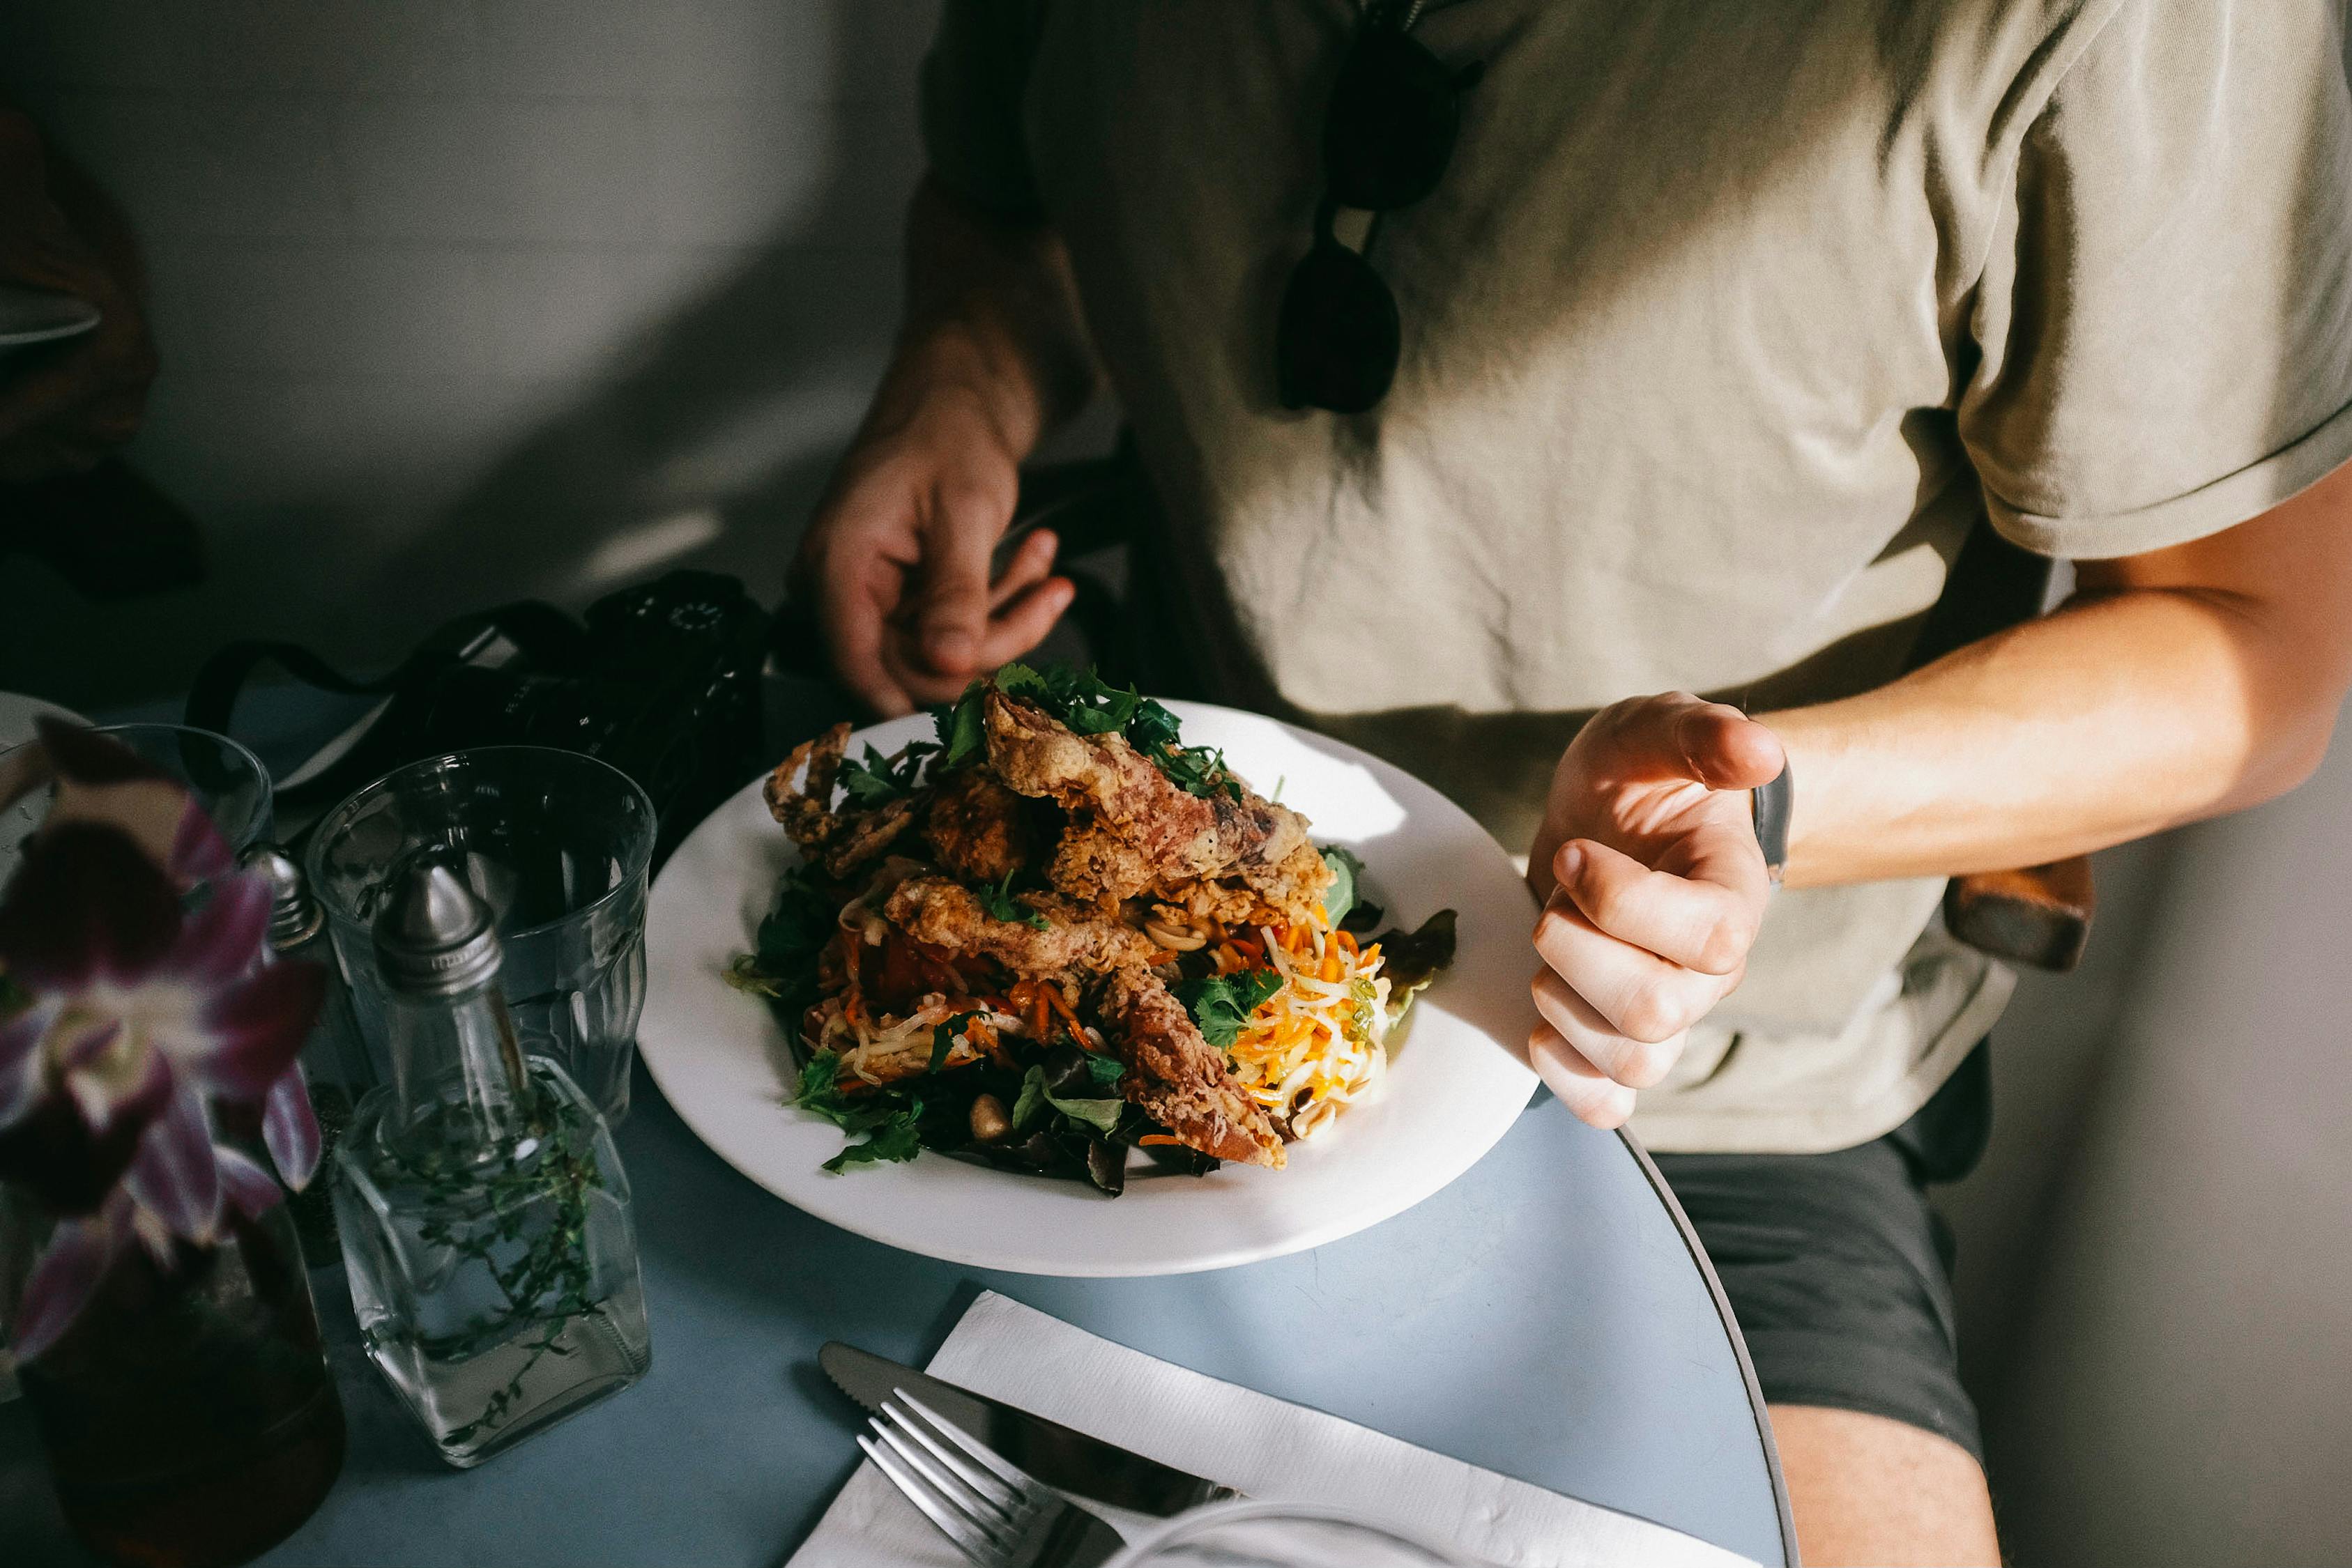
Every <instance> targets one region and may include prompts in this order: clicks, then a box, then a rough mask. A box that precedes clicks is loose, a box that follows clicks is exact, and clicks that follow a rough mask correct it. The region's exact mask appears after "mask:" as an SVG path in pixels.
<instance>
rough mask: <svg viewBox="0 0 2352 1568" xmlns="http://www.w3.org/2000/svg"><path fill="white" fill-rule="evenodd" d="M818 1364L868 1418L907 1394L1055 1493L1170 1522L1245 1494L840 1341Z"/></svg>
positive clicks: (823, 1352)
mask: <svg viewBox="0 0 2352 1568" xmlns="http://www.w3.org/2000/svg"><path fill="white" fill-rule="evenodd" d="M816 1361H817V1364H818V1365H819V1366H821V1367H823V1368H824V1375H826V1376H827V1377H830V1378H832V1379H833V1382H834V1386H835V1387H837V1388H839V1389H840V1390H841V1391H842V1392H843V1393H844V1394H846V1395H848V1396H850V1397H851V1398H852V1399H855V1400H856V1401H857V1403H858V1404H860V1405H862V1406H865V1407H866V1409H867V1410H868V1411H872V1412H878V1411H880V1409H881V1408H882V1402H883V1401H884V1400H886V1399H887V1398H889V1397H890V1396H891V1395H892V1394H893V1393H895V1392H897V1391H898V1390H899V1389H901V1388H903V1389H905V1390H906V1391H907V1392H908V1393H909V1394H912V1395H913V1396H915V1397H916V1398H918V1399H919V1400H921V1401H922V1402H923V1403H924V1404H926V1405H928V1406H930V1407H931V1408H932V1409H934V1410H936V1411H938V1412H939V1413H940V1415H942V1416H946V1417H947V1418H948V1419H949V1420H950V1421H952V1422H954V1423H955V1424H956V1425H957V1426H959V1427H962V1428H963V1429H964V1430H965V1431H967V1432H969V1433H971V1435H972V1436H973V1437H977V1438H979V1439H980V1440H981V1441H982V1442H983V1443H985V1444H987V1445H988V1446H989V1447H990V1448H993V1449H995V1450H996V1451H997V1452H998V1453H1000V1454H1002V1455H1003V1456H1004V1457H1005V1458H1008V1459H1010V1460H1012V1461H1013V1463H1014V1464H1015V1465H1018V1466H1019V1467H1020V1468H1021V1469H1024V1470H1026V1471H1028V1472H1029V1473H1030V1474H1031V1475H1033V1476H1034V1477H1036V1478H1037V1479H1039V1480H1041V1481H1044V1482H1045V1484H1046V1485H1047V1486H1051V1487H1058V1488H1059V1489H1061V1490H1063V1491H1066V1492H1075V1493H1076V1494H1077V1495H1078V1496H1080V1497H1084V1498H1091V1499H1093V1500H1095V1501H1097V1502H1104V1503H1108V1504H1110V1505H1111V1506H1112V1507H1114V1508H1126V1509H1132V1510H1134V1511H1136V1512H1138V1513H1148V1514H1150V1515H1151V1516H1153V1517H1154V1518H1157V1519H1169V1518H1172V1517H1173V1516H1175V1515H1177V1514H1179V1513H1181V1512H1183V1511H1185V1510H1186V1509H1188V1508H1197V1507H1199V1506H1200V1505H1201V1504H1202V1503H1204V1502H1217V1501H1221V1500H1224V1499H1226V1498H1232V1497H1238V1496H1240V1495H1241V1494H1240V1493H1238V1492H1236V1491H1234V1490H1233V1489H1232V1488H1231V1487H1223V1486H1219V1485H1217V1484H1216V1483H1215V1482H1214V1481H1209V1480H1203V1479H1201V1478H1200V1477H1199V1476H1192V1475H1186V1474H1185V1473H1184V1472H1183V1471H1182V1470H1180V1469H1176V1468H1175V1467H1173V1466H1172V1465H1163V1464H1161V1463H1160V1461H1159V1460H1157V1459H1147V1458H1144V1457H1143V1456H1142V1455H1141V1454H1137V1453H1130V1452H1129V1451H1128V1450H1127V1449H1125V1448H1120V1447H1119V1446H1118V1444H1116V1443H1107V1442H1105V1441H1103V1439H1101V1438H1100V1437H1088V1436H1087V1434H1086V1433H1084V1432H1080V1431H1077V1430H1076V1429H1074V1428H1072V1427H1065V1426H1063V1425H1062V1424H1061V1423H1060V1422H1058V1421H1048V1420H1047V1419H1045V1417H1044V1416H1033V1415H1031V1414H1030V1413H1029V1412H1028V1411H1026V1410H1021V1409H1016V1408H1014V1407H1013V1406H1010V1405H1006V1404H1003V1402H1001V1401H999V1400H994V1399H991V1398H989V1397H988V1396H986V1395H984V1394H974V1393H972V1392H971V1390H970V1389H968V1388H959V1387H957V1386H956V1385H954V1384H952V1383H945V1382H942V1381H940V1379H939V1378H936V1377H933V1376H931V1375H929V1373H924V1372H917V1371H916V1370H915V1369H914V1368H913V1367H910V1366H901V1365H899V1364H898V1363H897V1362H895V1361H892V1360H890V1359H888V1358H887V1357H886V1356H879V1355H876V1354H873V1353H871V1352H870V1351H863V1350H859V1349H858V1348H857V1347H856V1345H849V1344H844V1343H841V1342H840V1341H839V1340H833V1341H830V1342H828V1343H826V1344H825V1346H824V1348H823V1349H822V1350H820V1351H818V1352H817V1354H816Z"/></svg>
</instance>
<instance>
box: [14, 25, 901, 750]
mask: <svg viewBox="0 0 2352 1568" xmlns="http://www.w3.org/2000/svg"><path fill="white" fill-rule="evenodd" d="M17 5H22V7H23V8H22V9H21V10H19V9H18V8H17ZM17 5H11V7H10V10H11V11H12V12H13V13H14V16H13V18H12V19H10V20H7V21H0V45H5V46H6V47H0V86H5V88H6V89H8V90H9V91H10V92H11V93H12V94H13V95H14V96H16V97H17V98H18V99H20V100H21V101H23V102H24V103H25V104H26V106H27V107H28V108H30V109H31V110H33V111H34V112H35V114H36V115H37V117H38V118H40V119H41V120H43V121H44V123H45V124H46V125H47V126H48V127H49V128H50V130H51V132H52V134H53V135H55V136H56V137H57V139H58V141H59V142H60V144H61V145H63V146H65V147H67V148H68V150H69V151H71V152H73V153H74V154H75V155H76V156H77V157H79V158H80V159H81V160H82V161H84V162H87V163H88V164H89V165H90V166H91V167H92V168H93V170H94V172H96V173H97V174H98V175H99V177H100V179H101V180H103V181H105V182H106V183H109V184H110V186H112V187H113V188H114V189H115V190H116V191H117V192H118V193H120V194H121V197H122V198H123V200H124V201H125V204H126V205H127V206H129V208H130V209H131V214H132V216H133V218H134V220H135V221H136V222H137V223H138V224H139V225H140V226H141V229H142V235H143V237H144V241H145V244H146V248H147V250H148V253H149V257H150V264H151V268H152V271H153V273H154V274H155V289H154V292H155V305H154V308H155V315H156V317H157V319H158V333H159V338H160V339H161V340H162V344H163V353H164V358H165V361H166V370H165V375H164V380H163V383H162V384H161V386H159V390H158V399H157V403H156V407H155V409H154V411H153V413H152V417H151V421H150V425H149V429H148V431H147V433H146V434H143V435H142V439H141V441H140V442H139V443H138V444H136V446H135V447H134V449H133V451H132V454H131V455H132V457H133V460H134V461H135V462H136V463H138V464H139V465H141V466H142V467H143V468H145V469H146V470H147V471H148V472H149V473H150V474H151V475H152V476H154V477H155V478H156V479H157V480H158V481H159V482H160V483H162V484H163V485H164V486H166V487H167V488H169V489H171V490H172V491H173V493H175V494H176V495H178V496H179V497H182V498H183V499H184V500H185V501H186V502H187V503H188V504H189V505H190V506H191V507H192V508H193V509H194V510H195V511H197V513H198V514H199V515H200V516H201V517H204V518H205V521H206V524H207V531H208V535H209V545H210V549H211V553H212V558H213V573H212V578H211V580H209V581H208V582H207V583H206V584H205V585H204V586H203V587H201V588H199V589H196V590H194V591H188V592H186V593H182V594H175V595H172V596H167V597H165V598H162V599H157V600H150V601H140V602H137V603H134V604H130V605H123V606H90V605H88V604H85V603H82V602H80V601H78V600H77V599H76V598H75V597H74V596H73V595H71V594H70V593H69V592H68V591H66V590H65V589H64V588H63V587H62V586H61V585H58V584H57V583H56V582H54V581H53V580H48V579H47V577H46V574H45V573H44V572H42V571H40V570H37V569H29V568H27V569H24V570H17V564H16V563H11V569H10V570H9V571H8V572H7V574H6V577H5V580H0V688H12V687H13V688H19V689H22V688H29V689H31V690H34V691H37V692H41V693H44V694H46V695H54V696H57V697H59V698H61V699H63V700H67V701H68V702H72V703H75V704H77V705H80V706H103V705H106V704H109V703H115V702H121V701H124V700H129V699H133V698H137V697H142V696H149V695H163V694H170V693H173V692H176V691H178V690H180V689H182V688H183V687H184V685H185V684H186V681H187V679H188V676H189V674H190V673H191V672H192V671H193V670H194V667H195V665H196V664H198V663H199V662H200V661H201V660H202V659H203V657H204V656H205V654H206V653H209V652H210V651H211V650H212V649H213V648H214V647H215V646H217V645H218V644H219V643H222V642H224V641H226V640H228V639H230V638H232V637H238V636H276V637H289V638H292V639H294V640H297V641H301V642H304V643H310V644H311V645H313V646H315V647H317V648H318V649H320V651H321V652H322V653H326V654H327V655H328V656H329V657H330V658H331V659H334V660H339V661H343V662H347V663H351V664H382V663H385V662H389V661H390V660H391V659H393V658H394V657H396V656H397V655H398V654H399V653H401V652H403V651H404V650H405V649H406V648H407V647H408V646H409V645H411V644H413V643H415V641H416V639H417V638H419V637H420V636H422V635H423V634H424V633H425V632H426V631H428V630H429V629H430V628H431V627H432V626H433V625H435V624H436V623H437V622H440V621H441V620H443V619H446V618H447V617H448V616H450V615H453V614H456V613H458V612H463V611H466V610H469V609H472V608H476V607H478V606H481V605H485V604H488V603H495V602H499V601H505V600H510V599H515V598H521V597H543V598H549V599H553V600H556V601H559V602H562V603H566V604H569V605H572V606H575V607H576V606H578V605H580V604H583V603H584V602H586V601H588V600H590V599H593V597H595V596H596V595H597V594H598V593H600V592H602V591H605V590H606V589H608V588H611V587H613V586H615V585H617V584H618V583H620V582H623V581H625V580H631V579H634V578H637V577H641V576H643V575H645V574H646V573H647V572H650V571H654V570H660V569H662V568H665V567H667V566H672V565H695V566H702V567H708V568H711V569H714V570H726V571H731V572H734V573H736V574H738V575H740V576H741V577H742V578H743V579H744V580H746V581H747V582H748V583H749V584H750V585H751V589H752V591H753V592H754V593H755V594H757V595H759V596H761V597H763V598H772V597H774V596H775V595H776V594H777V593H778V592H779V591H780V589H781V583H782V573H783V570H784V567H785V564H786V562H787V561H788V560H789V559H790V553H791V549H792V546H793V540H794V538H796V536H797V533H798V531H799V528H800V527H801V525H802V522H803V519H804V518H805V517H806V516H807V513H808V511H809V508H810V507H811V506H812V504H813V503H814V499H815V497H816V495H817V493H818V491H819V489H820V487H821V486H822V485H823V483H824V477H825V475H826V473H827V471H828V470H829V468H830V466H831V464H832V462H833V460H834V458H835V455H837V453H838V450H839V448H840V446H841V444H842V443H843V442H844V441H845V439H846V437H847V436H848V434H850V432H851V430H852V429H853V428H854V426H855V424H856V420H857V418H858V416H859V414H860V413H862V411H863V407H864V403H865V400H866V396H867V394H868V392H870V390H871V388H872V385H873V383H874V381H875V380H876V378H877V375H878V373H879V371H880V367H881V364H882V362H883V359H884V356H885V354H886V353H887V346H888V343H889V340H890V336H891V332H892V329H893V328H894V327H895V324H896V319H897V313H898V265H897V250H898V233H899V226H900V214H901V213H902V211H903V207H904V204H905V201H906V198H907V196H908V193H910V192H911V190H912V187H913V184H914V182H915V180H916V178H917V177H918V174H919V169H920V164H921V159H920V155H919V149H918V146H917V139H916V136H915V131H914V110H913V98H914V76H915V71H916V68H917V64H918V61H919V58H920V55H921V51H922V48H923V47H924V45H925V43H926V42H927V40H928V38H929V33H930V30H931V26H932V21H933V13H934V10H935V0H800V3H798V4H793V3H791V0H769V3H767V4H764V5H752V4H750V3H749V0H746V3H743V4H728V3H725V0H721V3H718V4H713V5H707V6H698V7H695V8H693V9H694V11H695V12H696V13H697V14H698V22H697V26H698V28H699V31H700V35H701V42H700V44H699V46H698V47H699V48H700V50H701V53H700V55H699V57H697V56H696V54H695V48H696V47H697V46H695V45H693V44H691V43H688V44H680V43H679V42H677V39H676V37H675V26H676V24H677V21H678V17H677V16H675V15H671V14H670V13H668V12H667V11H665V12H664V14H663V15H662V16H658V17H652V18H650V19H647V18H646V17H645V16H641V15H640V14H639V13H638V12H636V11H635V8H633V7H630V6H627V5H623V4H622V3H621V0H600V3H599V4H598V5H595V6H594V7H593V8H592V7H577V6H555V7H549V6H541V7H521V8H520V10H521V11H523V12H525V13H534V14H535V15H534V16H532V18H531V19H532V20H533V21H534V22H535V25H536V27H537V29H538V31H537V32H536V33H534V34H530V35H529V36H524V35H520V34H515V33H514V27H513V22H512V18H511V16H509V11H510V10H512V9H515V8H509V7H504V6H501V7H496V8H492V7H473V6H467V5H457V6H451V5H425V4H423V3H421V0H399V3H397V4H393V5H386V6H384V7H383V8H382V12H381V15H380V16H376V17H373V18H371V20H370V24H369V25H370V26H377V27H379V28H380V29H382V30H384V31H386V32H388V33H397V34H400V35H401V39H402V40H403V41H402V44H401V47H393V46H392V45H389V44H383V45H382V47H378V45H379V43H380V40H375V39H373V38H372V37H341V36H338V35H337V34H336V33H335V32H334V31H333V30H332V29H331V27H330V26H329V25H328V24H327V23H325V22H322V21H321V20H320V16H319V14H318V13H314V12H310V11H309V10H308V9H307V8H302V7H298V8H296V9H295V10H294V11H292V12H289V13H287V16H285V17H284V18H281V19H282V20H283V21H284V22H285V25H286V26H287V28H288V30H289V32H290V33H292V34H294V35H296V36H294V37H291V38H290V40H289V39H285V38H275V39H273V38H263V37H259V36H257V35H256V36H253V37H247V38H244V39H242V40H232V41H231V42H229V43H225V42H224V41H223V40H222V39H220V38H218V37H213V36H211V35H210V34H209V33H207V34H205V36H202V37H194V36H192V37H149V38H143V39H141V40H138V41H137V42H136V45H135V46H134V47H117V46H119V45H122V44H123V42H124V39H123V33H124V30H125V29H128V28H135V27H149V28H152V29H155V30H156V31H157V32H158V33H163V34H168V33H169V32H170V30H171V29H172V28H173V26H181V25H182V24H176V23H174V22H172V21H170V20H167V19H162V18H158V17H156V16H153V15H152V14H147V13H142V14H141V15H140V16H138V17H137V18H135V19H133V18H131V17H129V16H121V15H116V14H115V13H113V12H112V10H111V9H110V10H109V16H110V18H111V20H110V23H109V24H108V29H107V30H108V31H109V33H110V37H109V38H108V39H107V40H106V43H107V47H106V48H105V49H104V50H103V51H100V49H99V48H98V47H97V46H96V44H95V43H93V41H92V39H91V38H90V37H87V36H85V35H87V34H89V32H90V31H91V30H92V27H93V26H94V24H93V23H92V22H91V21H90V19H89V17H88V16H86V15H84V14H82V13H80V12H79V8H78V0H17ZM247 9H260V10H268V9H269V7H268V6H261V7H257V8H256V7H247ZM279 9H281V10H282V9H283V7H279ZM650 9H651V8H648V10H650ZM597 13H604V15H598V14H597ZM451 18H455V20H454V21H452V20H451ZM248 20H250V19H248ZM428 23H431V24H432V25H433V26H438V27H440V28H441V29H442V31H443V32H444V33H446V32H448V31H449V30H450V29H451V28H455V29H456V33H457V36H455V37H438V38H436V39H434V40H433V42H434V45H435V50H437V53H436V52H435V51H430V50H428V51H425V52H424V53H423V54H420V50H423V46H422V45H417V44H416V43H415V39H414V38H413V37H410V36H409V35H410V34H411V33H419V34H421V33H425V32H429V31H430V29H429V28H428V26H427V24H428ZM336 26H342V27H344V28H345V29H346V30H348V29H349V28H351V27H355V26H359V25H358V24H355V23H352V22H351V21H350V19H349V18H348V17H346V18H345V19H344V21H343V22H342V23H341V24H336ZM404 29H405V30H406V31H404ZM509 35H513V36H509ZM233 45H242V46H250V47H233ZM371 49H373V50H375V52H374V54H373V55H370V54H369V53H368V51H370V50H371ZM355 51H356V52H358V53H359V54H360V55H361V56H362V58H361V59H359V60H357V61H354V60H353V59H352V54H353V53H354V52H355ZM427 54H430V55H432V62H431V63H429V64H425V65H420V64H417V63H415V61H416V59H419V58H424V57H425V55H427ZM378 73H389V74H388V75H386V76H383V77H382V78H381V79H380V78H379V75H378ZM718 75H723V76H724V78H725V79H724V80H723V81H719V83H718V85H716V86H714V85H713V82H714V80H715V79H716V78H717V76H718ZM764 84H772V85H773V88H774V92H775V95H776V97H777V98H778V99H780V100H782V101H781V102H779V103H770V102H767V101H765V100H764V99H761V97H760V96H759V93H760V89H761V87H762V86H763V85H764ZM379 89H384V90H379ZM714 94H731V95H732V96H731V97H726V98H721V97H714V96H712V95H714ZM257 125H258V126H260V127H261V128H262V129H261V130H260V131H254V130H253V128H254V127H255V126H257ZM313 132H315V133H316V136H315V139H316V141H317V142H318V146H316V147H314V148H313V147H310V146H309V141H308V139H309V138H310V136H311V133H313ZM247 133H250V134H247ZM241 138H242V139H243V141H254V140H256V139H258V141H260V142H261V143H265V144H263V145H245V144H241ZM190 142H193V143H194V144H195V151H194V152H190V151H189V149H188V146H187V145H186V144H187V143H190ZM747 143H748V144H747ZM306 148H307V149H308V151H307V152H306V151H304V149H306ZM312 153H315V157H313V156H311V154H312ZM320 163H323V165H324V171H323V172H320V171H319V169H318V168H316V167H314V165H317V164H320ZM208 177H209V178H212V179H215V180H217V181H220V182H226V183H227V184H228V185H229V186H232V187H234V188H235V191H236V193H238V199H236V200H225V199H215V200H212V201H209V202H207V201H205V194H206V187H205V180H206V179H207V178H208ZM192 183H193V185H194V190H192V189H191V188H190V187H191V185H192ZM215 195H217V193H215Z"/></svg>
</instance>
